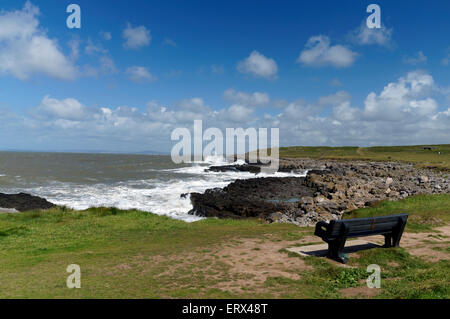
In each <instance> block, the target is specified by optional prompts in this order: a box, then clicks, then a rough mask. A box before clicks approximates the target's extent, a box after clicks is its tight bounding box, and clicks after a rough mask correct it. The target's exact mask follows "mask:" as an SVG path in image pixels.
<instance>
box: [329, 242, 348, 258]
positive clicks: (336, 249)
mask: <svg viewBox="0 0 450 319" xmlns="http://www.w3.org/2000/svg"><path fill="white" fill-rule="evenodd" d="M345 242H346V239H345V238H344V239H336V240H333V241H331V242H329V243H328V257H329V258H331V259H334V260H337V261H339V262H340V263H343V264H345V263H346V262H347V261H348V258H347V257H346V256H345V254H344V246H345Z"/></svg>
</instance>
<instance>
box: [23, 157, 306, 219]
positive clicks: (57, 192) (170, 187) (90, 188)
mask: <svg viewBox="0 0 450 319" xmlns="http://www.w3.org/2000/svg"><path fill="white" fill-rule="evenodd" d="M205 164H207V165H205ZM218 164H219V160H217V159H206V161H205V162H202V163H201V164H200V163H199V164H194V165H192V166H187V167H182V168H175V169H166V170H161V171H166V172H170V175H171V176H172V178H170V179H169V177H168V179H167V180H161V179H159V180H157V179H152V180H133V181H123V182H118V183H114V184H102V183H98V184H93V185H92V184H91V185H80V184H73V183H62V182H52V183H51V184H50V185H48V186H41V187H36V188H33V189H31V190H30V192H31V193H33V194H34V195H38V196H42V197H44V198H46V199H48V200H49V201H50V202H52V203H55V204H57V205H65V206H67V207H70V208H73V209H77V210H83V209H87V208H89V207H100V206H105V207H117V208H119V209H139V210H142V211H146V212H152V213H155V214H158V215H167V216H169V217H172V218H175V219H180V220H184V221H186V222H193V221H197V220H200V219H202V218H201V217H198V216H193V215H189V214H188V212H189V211H190V210H192V208H193V207H192V204H191V201H190V198H189V196H186V197H185V198H183V197H181V194H189V193H194V192H196V193H203V192H204V191H205V190H207V189H209V188H216V187H220V188H223V187H225V186H227V185H228V184H230V183H231V182H233V181H234V180H237V179H249V178H262V177H269V176H272V177H288V176H297V177H300V176H305V174H295V173H280V172H278V173H275V174H271V175H269V174H264V173H260V174H258V175H255V174H252V173H249V172H209V171H205V169H206V168H207V167H208V166H211V165H218ZM227 164H229V163H226V162H221V165H227ZM174 174H175V175H178V174H179V175H180V178H176V177H175V178H174V177H173V175H174Z"/></svg>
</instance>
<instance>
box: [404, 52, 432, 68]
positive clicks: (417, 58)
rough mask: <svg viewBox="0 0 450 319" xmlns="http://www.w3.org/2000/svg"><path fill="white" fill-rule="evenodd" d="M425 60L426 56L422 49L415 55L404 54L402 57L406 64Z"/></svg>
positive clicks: (415, 63)
mask: <svg viewBox="0 0 450 319" xmlns="http://www.w3.org/2000/svg"><path fill="white" fill-rule="evenodd" d="M427 60H428V58H427V57H426V56H425V54H423V52H422V51H419V52H417V55H416V56H415V57H408V56H405V57H404V58H403V62H405V63H407V64H411V65H417V64H420V63H425V62H427Z"/></svg>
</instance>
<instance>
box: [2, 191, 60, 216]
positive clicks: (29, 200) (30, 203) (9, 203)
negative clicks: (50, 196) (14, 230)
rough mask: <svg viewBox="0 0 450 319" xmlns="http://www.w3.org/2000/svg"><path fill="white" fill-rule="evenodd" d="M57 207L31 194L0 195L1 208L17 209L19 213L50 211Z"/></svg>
mask: <svg viewBox="0 0 450 319" xmlns="http://www.w3.org/2000/svg"><path fill="white" fill-rule="evenodd" d="M54 206H55V205H54V204H52V203H50V202H48V201H47V200H46V199H44V198H41V197H37V196H32V195H30V194H25V193H20V194H2V193H0V207H2V208H9V209H15V210H18V211H19V212H25V211H29V210H41V209H49V208H52V207H54Z"/></svg>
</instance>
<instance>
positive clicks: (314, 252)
mask: <svg viewBox="0 0 450 319" xmlns="http://www.w3.org/2000/svg"><path fill="white" fill-rule="evenodd" d="M379 247H382V246H381V245H377V244H374V243H366V244H360V245H353V246H348V247H345V248H344V253H345V254H351V253H356V252H358V251H361V250H368V249H373V248H379ZM300 252H301V253H303V254H305V255H308V256H316V257H325V256H326V255H327V253H328V248H326V249H320V250H312V251H303V250H300Z"/></svg>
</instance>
